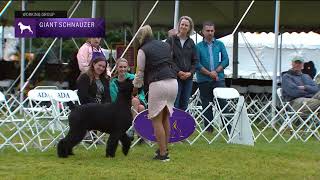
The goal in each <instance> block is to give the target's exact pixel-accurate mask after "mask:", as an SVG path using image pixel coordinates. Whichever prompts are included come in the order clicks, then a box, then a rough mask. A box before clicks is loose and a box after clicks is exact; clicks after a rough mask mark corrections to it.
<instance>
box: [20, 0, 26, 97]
mask: <svg viewBox="0 0 320 180" xmlns="http://www.w3.org/2000/svg"><path fill="white" fill-rule="evenodd" d="M25 10H26V2H25V1H24V0H23V1H21V11H25ZM25 45H26V42H25V38H21V53H20V62H21V64H20V74H21V78H20V103H22V102H23V99H24V98H23V84H24V78H25V77H24V68H25V51H26V49H25Z"/></svg>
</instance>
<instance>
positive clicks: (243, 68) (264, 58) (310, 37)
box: [191, 32, 320, 79]
mask: <svg viewBox="0 0 320 180" xmlns="http://www.w3.org/2000/svg"><path fill="white" fill-rule="evenodd" d="M238 37H239V40H238V47H239V52H238V60H239V66H238V69H239V77H243V78H257V79H271V77H272V74H273V73H272V71H273V62H274V61H273V50H274V48H273V47H274V33H265V32H263V33H250V32H246V33H242V32H239V35H238ZM243 37H245V39H246V41H247V42H248V43H247V44H246V41H245V40H244V38H243ZM191 38H192V39H193V40H194V42H196V40H197V42H200V41H202V36H201V35H199V34H197V38H196V34H194V35H192V36H191ZM219 40H221V41H222V42H223V43H224V44H225V46H226V49H227V52H228V55H229V60H230V63H229V67H228V68H227V69H226V72H225V73H226V75H227V77H232V57H233V54H232V48H233V36H232V35H228V36H225V37H222V38H220V39H219ZM278 42H279V44H280V42H281V40H280V36H279V40H278ZM319 42H320V35H319V34H317V33H314V32H309V33H304V32H302V33H295V32H294V33H283V34H282V49H281V51H279V54H280V52H281V72H283V71H286V70H288V69H289V68H290V67H291V62H290V58H291V57H292V56H293V54H296V53H299V54H301V55H303V56H304V58H305V61H313V62H314V63H315V65H316V68H317V70H318V71H319V70H320V43H319ZM248 47H251V49H252V50H253V51H251V53H252V54H250V51H249V49H250V48H248ZM279 47H280V46H279ZM254 54H255V55H256V56H255V55H254ZM279 56H280V55H279ZM259 61H260V62H261V63H259ZM257 64H258V66H259V67H257ZM261 64H263V66H264V67H262V65H261ZM264 68H265V70H264ZM261 74H262V75H261Z"/></svg>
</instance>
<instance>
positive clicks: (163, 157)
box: [153, 154, 170, 162]
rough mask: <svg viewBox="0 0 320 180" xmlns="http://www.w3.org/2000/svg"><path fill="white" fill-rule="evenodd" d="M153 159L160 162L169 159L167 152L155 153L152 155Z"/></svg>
mask: <svg viewBox="0 0 320 180" xmlns="http://www.w3.org/2000/svg"><path fill="white" fill-rule="evenodd" d="M153 159H154V160H160V161H162V162H168V161H170V158H169V156H168V154H166V155H163V156H161V155H160V154H157V155H156V156H155V157H153Z"/></svg>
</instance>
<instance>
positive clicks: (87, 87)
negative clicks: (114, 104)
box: [77, 73, 111, 104]
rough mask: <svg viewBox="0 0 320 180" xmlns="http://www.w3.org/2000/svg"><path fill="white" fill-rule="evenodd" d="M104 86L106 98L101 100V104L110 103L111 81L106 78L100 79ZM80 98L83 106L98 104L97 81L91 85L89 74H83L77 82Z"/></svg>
mask: <svg viewBox="0 0 320 180" xmlns="http://www.w3.org/2000/svg"><path fill="white" fill-rule="evenodd" d="M100 80H101V82H102V84H103V86H104V96H103V97H102V99H101V103H110V102H111V97H110V90H109V80H108V79H107V78H105V77H101V78H100ZM77 88H78V96H79V99H80V102H81V104H87V103H96V100H95V97H96V93H97V85H96V83H95V81H92V83H91V84H90V78H89V76H88V75H87V74H85V73H84V74H81V75H80V77H79V79H78V80H77Z"/></svg>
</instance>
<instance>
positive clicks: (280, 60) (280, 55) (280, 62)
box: [279, 32, 283, 82]
mask: <svg viewBox="0 0 320 180" xmlns="http://www.w3.org/2000/svg"><path fill="white" fill-rule="evenodd" d="M282 35H283V33H282V32H280V52H279V73H280V82H281V81H282V77H281V71H282V69H281V68H282Z"/></svg>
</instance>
